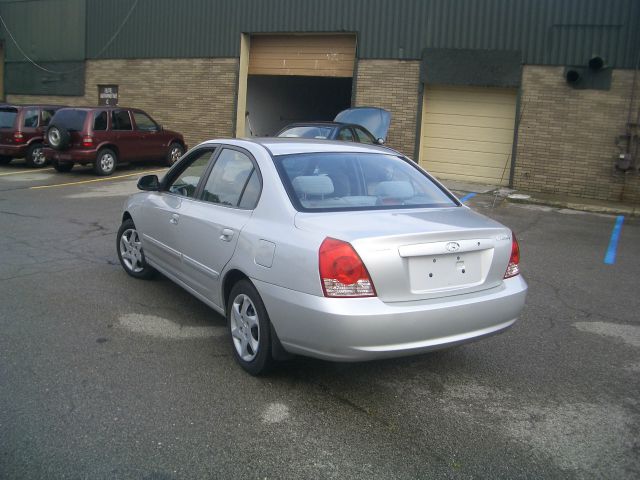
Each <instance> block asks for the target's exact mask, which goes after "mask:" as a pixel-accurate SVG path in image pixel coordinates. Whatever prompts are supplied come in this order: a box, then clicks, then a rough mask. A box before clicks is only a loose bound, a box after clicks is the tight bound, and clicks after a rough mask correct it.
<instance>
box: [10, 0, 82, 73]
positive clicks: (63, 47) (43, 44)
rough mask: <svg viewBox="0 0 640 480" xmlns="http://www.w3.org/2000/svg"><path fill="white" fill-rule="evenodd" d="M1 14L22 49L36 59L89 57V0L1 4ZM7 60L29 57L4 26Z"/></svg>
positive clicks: (18, 60)
mask: <svg viewBox="0 0 640 480" xmlns="http://www.w3.org/2000/svg"><path fill="white" fill-rule="evenodd" d="M0 14H1V15H2V18H3V19H4V21H5V23H6V24H7V27H9V30H10V31H11V33H12V34H13V37H14V38H15V40H16V41H17V43H18V45H20V48H22V50H23V51H24V52H25V53H26V54H27V55H28V56H29V57H31V58H32V59H33V60H35V61H43V62H66V61H77V60H84V59H85V26H86V5H85V0H40V1H30V2H25V1H18V2H16V1H12V2H1V3H0ZM0 30H1V32H2V38H3V40H4V48H5V61H6V62H24V61H26V59H25V58H24V56H23V55H22V53H20V51H19V50H18V49H17V47H16V46H15V44H14V42H13V41H12V40H11V38H10V37H9V35H8V33H7V31H6V30H5V28H4V27H2V26H0Z"/></svg>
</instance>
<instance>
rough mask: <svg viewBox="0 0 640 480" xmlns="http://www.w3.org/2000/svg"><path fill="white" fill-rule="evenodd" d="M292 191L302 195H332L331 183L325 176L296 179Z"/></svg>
mask: <svg viewBox="0 0 640 480" xmlns="http://www.w3.org/2000/svg"><path fill="white" fill-rule="evenodd" d="M293 189H294V190H295V191H296V193H298V194H303V195H329V194H331V193H333V182H332V181H331V179H330V178H329V177H327V176H326V175H313V176H307V177H296V178H294V179H293Z"/></svg>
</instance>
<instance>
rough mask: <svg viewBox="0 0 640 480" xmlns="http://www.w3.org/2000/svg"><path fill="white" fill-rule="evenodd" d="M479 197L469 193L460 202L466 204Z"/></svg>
mask: <svg viewBox="0 0 640 480" xmlns="http://www.w3.org/2000/svg"><path fill="white" fill-rule="evenodd" d="M476 195H477V193H467V194H466V195H465V196H464V197H462V198H461V199H460V201H461V202H462V203H465V202H466V201H467V200H471V199H472V198H473V197H475V196H476Z"/></svg>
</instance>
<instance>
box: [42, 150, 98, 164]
mask: <svg viewBox="0 0 640 480" xmlns="http://www.w3.org/2000/svg"><path fill="white" fill-rule="evenodd" d="M43 151H44V156H45V158H46V159H47V160H54V161H57V162H64V163H93V162H95V160H96V156H97V154H98V152H97V150H65V151H62V152H60V151H58V150H54V149H53V148H51V147H45V148H43Z"/></svg>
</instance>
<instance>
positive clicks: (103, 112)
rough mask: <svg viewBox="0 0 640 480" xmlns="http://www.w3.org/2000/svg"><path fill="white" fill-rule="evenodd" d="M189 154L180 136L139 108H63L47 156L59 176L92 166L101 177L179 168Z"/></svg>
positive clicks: (49, 131)
mask: <svg viewBox="0 0 640 480" xmlns="http://www.w3.org/2000/svg"><path fill="white" fill-rule="evenodd" d="M186 149H187V146H186V144H185V143H184V138H183V137H182V135H181V134H180V133H177V132H172V131H171V130H165V129H163V128H162V126H160V125H158V124H157V123H156V122H155V121H154V120H153V119H152V118H151V117H150V116H149V115H147V114H146V113H145V112H143V111H142V110H139V109H137V108H123V107H81V108H75V107H74V108H62V109H60V110H58V111H57V112H56V114H55V115H54V116H53V118H52V119H51V124H50V125H49V128H48V129H47V135H46V138H45V148H44V153H45V156H46V158H47V159H48V160H51V161H52V162H53V166H54V167H55V169H56V170H57V171H59V172H68V171H69V170H71V169H72V168H73V165H74V164H75V163H80V164H82V165H87V164H90V163H92V164H93V168H94V171H95V172H96V173H97V174H98V175H111V174H112V173H113V172H114V170H115V169H116V165H118V164H122V163H129V162H134V161H137V160H150V159H163V160H164V162H165V163H166V164H167V165H173V163H175V161H176V160H177V159H178V158H180V157H181V156H182V154H183V153H184V152H185V150H186Z"/></svg>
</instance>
